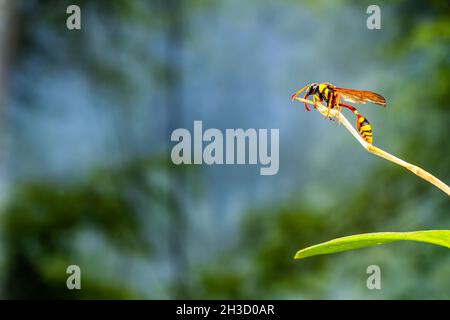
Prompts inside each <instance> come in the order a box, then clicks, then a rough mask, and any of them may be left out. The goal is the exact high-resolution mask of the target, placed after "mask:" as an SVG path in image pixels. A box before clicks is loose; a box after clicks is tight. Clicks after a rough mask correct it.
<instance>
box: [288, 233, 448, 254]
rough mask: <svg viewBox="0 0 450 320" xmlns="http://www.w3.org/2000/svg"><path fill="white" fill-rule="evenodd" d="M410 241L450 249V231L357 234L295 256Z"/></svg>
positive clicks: (303, 250)
mask: <svg viewBox="0 0 450 320" xmlns="http://www.w3.org/2000/svg"><path fill="white" fill-rule="evenodd" d="M401 240H408V241H419V242H427V243H431V244H435V245H439V246H444V247H447V248H450V230H426V231H413V232H376V233H364V234H357V235H353V236H348V237H342V238H336V239H333V240H330V241H327V242H323V243H319V244H316V245H314V246H311V247H308V248H305V249H302V250H300V251H298V252H297V253H296V254H295V259H302V258H306V257H311V256H317V255H321V254H329V253H335V252H341V251H348V250H355V249H359V248H364V247H371V246H377V245H380V244H385V243H390V242H395V241H401Z"/></svg>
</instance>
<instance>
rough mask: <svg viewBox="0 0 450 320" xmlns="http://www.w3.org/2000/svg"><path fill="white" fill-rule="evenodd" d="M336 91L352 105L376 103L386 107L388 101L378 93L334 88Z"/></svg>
mask: <svg viewBox="0 0 450 320" xmlns="http://www.w3.org/2000/svg"><path fill="white" fill-rule="evenodd" d="M334 90H335V91H336V92H337V93H339V95H340V96H341V97H342V98H343V99H344V100H345V101H348V102H352V103H362V104H364V103H367V102H371V103H375V104H378V105H380V106H383V107H385V106H386V99H385V98H384V97H383V96H381V95H379V94H378V93H375V92H372V91H364V90H353V89H345V88H334Z"/></svg>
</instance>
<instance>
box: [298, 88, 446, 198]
mask: <svg viewBox="0 0 450 320" xmlns="http://www.w3.org/2000/svg"><path fill="white" fill-rule="evenodd" d="M295 99H296V100H298V101H301V102H305V103H308V104H311V105H314V102H312V101H311V100H307V99H303V98H300V97H295ZM316 107H317V110H318V111H319V112H320V113H321V114H323V115H324V116H327V114H329V116H331V117H334V118H337V119H338V120H339V122H340V123H342V124H343V126H344V127H345V128H346V129H347V130H348V131H349V132H350V133H351V134H352V135H353V136H354V137H355V139H356V140H357V141H358V142H359V143H360V144H361V145H362V146H363V147H364V149H366V150H367V151H368V152H370V153H372V154H374V155H376V156H378V157H381V158H384V159H386V160H388V161H391V162H393V163H395V164H398V165H399V166H402V167H403V168H405V169H408V170H409V171H411V172H412V173H414V174H415V175H416V176H418V177H420V178H422V179H424V180H426V181H428V182H429V183H431V184H432V185H434V186H435V187H436V188H439V189H440V190H442V191H443V192H445V193H446V194H447V195H448V196H450V187H449V186H448V185H446V184H445V183H444V182H442V181H441V180H439V179H438V178H436V177H435V176H433V175H432V174H431V173H429V172H427V171H425V170H424V169H422V168H420V167H418V166H416V165H413V164H411V163H409V162H406V161H404V160H402V159H400V158H397V157H396V156H394V155H392V154H390V153H388V152H386V151H384V150H382V149H380V148H377V147H375V146H374V145H372V144H370V143H368V142H366V141H365V140H364V139H363V138H361V136H360V135H359V134H358V132H357V131H356V130H355V128H353V126H352V125H351V124H350V122H349V121H348V120H347V118H346V117H344V115H343V114H342V113H341V112H340V111H339V110H338V109H331V110H328V108H327V107H325V106H324V105H322V104H320V103H317V104H316Z"/></svg>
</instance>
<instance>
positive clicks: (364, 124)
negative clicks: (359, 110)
mask: <svg viewBox="0 0 450 320" xmlns="http://www.w3.org/2000/svg"><path fill="white" fill-rule="evenodd" d="M356 128H357V129H358V131H359V134H360V135H361V137H362V138H363V139H364V140H365V141H366V142H368V143H370V144H372V142H373V136H372V126H371V125H370V122H369V121H368V120H367V119H366V118H365V117H363V116H362V115H360V114H358V115H357V118H356Z"/></svg>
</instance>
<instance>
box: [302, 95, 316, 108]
mask: <svg viewBox="0 0 450 320" xmlns="http://www.w3.org/2000/svg"><path fill="white" fill-rule="evenodd" d="M308 97H309V94H305V99H308ZM313 100H314V96H313ZM303 104H304V105H305V109H306V110H307V111H308V112H309V111H311V110H310V109H309V107H308V104H307V103H306V102H303Z"/></svg>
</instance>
